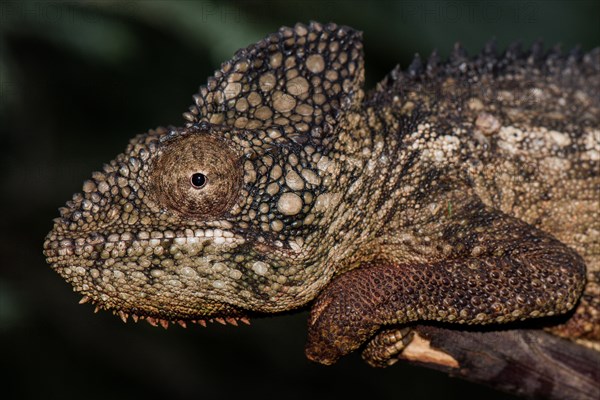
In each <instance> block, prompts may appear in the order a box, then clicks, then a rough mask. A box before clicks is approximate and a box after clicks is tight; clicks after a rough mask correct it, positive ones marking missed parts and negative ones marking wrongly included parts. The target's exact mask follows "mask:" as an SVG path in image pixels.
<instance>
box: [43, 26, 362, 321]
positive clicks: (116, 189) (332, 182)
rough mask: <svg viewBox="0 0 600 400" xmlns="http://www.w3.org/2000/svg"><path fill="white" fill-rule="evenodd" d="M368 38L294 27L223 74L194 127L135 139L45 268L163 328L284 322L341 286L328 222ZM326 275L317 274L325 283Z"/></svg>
mask: <svg viewBox="0 0 600 400" xmlns="http://www.w3.org/2000/svg"><path fill="white" fill-rule="evenodd" d="M363 80H364V74H363V62H362V44H361V34H360V32H356V31H353V30H351V29H350V28H346V27H338V26H336V25H334V24H330V25H321V24H318V23H311V24H310V25H309V26H305V25H297V26H296V27H294V28H282V29H281V30H280V31H279V32H277V33H276V34H273V35H270V36H269V37H267V38H266V39H264V40H262V41H260V42H258V43H257V44H255V45H252V46H250V47H248V48H247V49H244V50H240V51H238V52H237V53H236V55H235V56H234V57H233V59H231V60H230V61H228V62H226V63H224V64H223V65H222V66H221V69H220V70H219V71H217V72H216V73H215V75H214V76H213V77H211V78H209V80H208V83H207V85H206V86H202V87H201V88H200V91H199V93H198V94H197V95H196V96H194V99H195V104H194V105H193V106H192V107H191V108H190V112H188V113H185V114H184V117H185V118H186V119H187V120H188V123H187V125H186V126H185V127H184V128H172V129H170V130H165V129H158V130H155V131H150V132H148V133H147V134H143V135H139V136H137V137H136V138H134V139H133V140H132V141H131V142H130V144H129V146H128V148H127V149H126V151H125V152H124V153H123V154H121V155H119V156H118V157H117V158H116V159H115V160H113V161H112V162H110V164H107V165H105V166H104V170H103V171H102V172H97V173H95V174H93V176H92V179H90V180H88V181H86V182H85V183H84V186H83V193H81V194H76V195H75V196H74V197H73V200H72V201H70V202H68V203H67V205H66V207H64V208H62V209H61V217H60V218H58V219H57V220H56V221H55V226H54V229H53V230H52V231H51V232H50V233H49V234H48V236H47V240H46V242H45V245H44V249H45V255H46V257H47V260H48V262H49V263H50V264H52V265H53V267H54V268H55V269H56V270H57V271H58V272H59V273H60V274H61V275H62V276H63V277H65V278H66V279H67V280H68V281H69V282H70V283H71V284H72V285H73V286H74V288H75V290H76V291H79V292H81V293H83V294H84V295H85V296H86V299H87V298H90V299H92V300H93V301H95V302H97V303H99V304H100V305H101V306H102V307H104V308H111V309H116V310H120V311H121V312H123V313H125V314H128V313H132V314H135V315H145V316H149V317H151V318H160V319H162V320H196V319H204V318H209V319H210V318H217V317H227V316H232V317H235V316H240V315H245V314H247V313H248V312H252V311H260V312H277V311H282V310H289V309H292V308H294V307H299V306H301V305H303V304H306V303H307V302H308V301H310V300H312V298H313V297H314V296H315V295H316V294H317V292H318V289H319V288H321V287H322V286H324V285H325V284H326V283H327V282H328V280H329V279H330V278H331V276H332V275H333V267H331V263H330V262H328V260H327V257H329V255H328V252H327V251H318V249H319V248H323V249H325V248H328V247H332V246H333V244H332V243H330V242H328V240H331V239H328V237H329V235H327V234H326V230H327V229H328V222H327V219H328V218H331V214H332V213H333V212H334V210H335V205H336V201H337V202H339V196H337V197H336V185H338V179H337V178H338V177H339V174H340V170H339V168H337V167H336V165H337V164H336V161H339V160H335V159H334V157H333V155H332V154H333V152H334V151H335V145H334V143H335V139H336V136H335V135H336V132H338V131H339V130H340V124H341V122H342V120H344V121H346V120H349V118H348V113H346V111H350V110H352V109H353V107H357V105H358V104H359V103H360V102H361V100H362V97H363V92H362V89H361V86H362V82H363ZM317 268H318V270H316V269H317Z"/></svg>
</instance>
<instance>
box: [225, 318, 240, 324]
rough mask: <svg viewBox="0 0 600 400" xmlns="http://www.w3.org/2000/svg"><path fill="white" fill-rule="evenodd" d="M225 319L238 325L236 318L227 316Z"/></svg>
mask: <svg viewBox="0 0 600 400" xmlns="http://www.w3.org/2000/svg"><path fill="white" fill-rule="evenodd" d="M225 321H226V322H227V323H229V324H231V325H235V326H238V323H237V320H236V319H235V318H225Z"/></svg>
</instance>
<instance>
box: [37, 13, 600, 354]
mask: <svg viewBox="0 0 600 400" xmlns="http://www.w3.org/2000/svg"><path fill="white" fill-rule="evenodd" d="M362 84H363V56H362V44H361V34H360V33H359V32H356V31H354V30H352V29H350V28H347V27H337V26H335V25H333V24H330V25H326V26H323V25H320V24H317V23H311V24H310V25H309V26H304V25H297V26H296V27H294V28H282V29H281V30H280V31H279V32H277V33H274V34H272V35H270V36H268V37H267V38H266V39H264V40H263V41H261V42H259V43H257V44H255V45H253V46H250V47H249V48H247V49H244V50H240V51H238V52H237V53H236V55H235V56H234V58H233V59H232V60H230V61H228V62H227V63H225V64H223V65H222V67H221V69H220V70H219V71H217V72H216V73H215V75H214V77H212V78H210V79H209V81H208V84H207V85H206V86H203V87H201V88H200V91H199V93H198V94H197V95H196V96H195V104H194V105H193V106H192V107H191V108H190V111H189V112H187V113H185V114H184V116H185V118H186V120H187V121H188V122H187V123H186V125H185V126H184V127H182V128H169V129H164V128H159V129H157V130H151V131H149V132H148V133H146V134H143V135H138V136H137V137H135V138H134V139H133V140H132V141H131V142H130V144H129V146H128V147H127V149H126V150H125V152H124V153H123V154H120V155H119V156H117V158H116V159H115V160H113V161H111V162H110V163H109V164H107V165H105V166H104V168H103V171H101V172H96V173H94V174H93V175H92V179H90V180H88V181H86V182H85V183H84V186H83V193H81V194H76V195H75V196H74V197H73V200H72V201H70V202H68V203H67V205H66V207H64V208H62V209H61V216H60V218H58V219H56V220H55V225H54V228H53V230H52V231H51V232H50V233H49V234H48V236H47V240H46V242H45V244H44V253H45V255H46V257H47V260H48V262H49V263H50V264H52V266H53V268H54V269H55V270H56V271H57V272H58V273H60V274H61V275H62V276H63V277H64V278H65V279H66V280H67V281H69V282H70V283H71V284H72V285H73V287H74V289H75V290H76V291H78V292H81V293H82V294H83V295H84V296H85V297H84V300H85V301H87V300H92V301H93V302H95V303H97V304H98V306H99V307H101V308H105V309H112V310H117V311H118V312H119V314H120V315H121V317H122V318H124V319H126V318H127V317H128V316H129V315H133V316H134V317H135V318H138V317H144V318H147V319H148V320H149V321H150V322H151V323H153V324H156V323H159V322H160V323H161V324H163V325H168V323H169V321H178V322H180V323H181V324H185V322H186V321H200V322H201V323H204V321H205V320H207V319H209V320H211V319H216V320H219V321H224V320H227V321H230V322H235V321H236V320H237V319H239V318H242V319H243V320H244V321H245V320H246V317H248V316H250V315H253V314H265V313H277V312H281V311H287V310H292V309H296V308H299V307H303V306H306V305H307V304H309V303H310V302H311V301H313V300H315V299H316V300H315V301H314V304H313V306H312V313H311V317H310V321H309V340H308V344H307V348H306V352H307V355H308V357H309V358H311V359H312V360H315V361H319V362H322V363H325V364H330V363H333V362H335V360H337V359H338V358H339V357H340V356H342V355H344V354H346V353H348V352H350V351H352V350H354V349H356V348H358V347H359V346H361V345H362V344H363V343H365V342H367V341H370V343H369V345H368V346H367V347H366V351H365V353H364V356H365V358H366V360H367V361H368V362H370V363H371V364H373V365H386V364H387V363H389V361H390V359H392V358H393V356H394V355H395V354H396V353H397V352H399V351H400V350H401V349H402V347H403V346H404V345H405V344H406V343H407V342H408V341H409V340H410V335H408V334H407V331H406V327H407V326H410V323H411V322H414V321H423V320H429V321H431V320H435V321H441V322H448V323H459V324H489V323H509V322H511V321H517V320H524V319H528V318H534V317H544V316H551V315H557V314H564V313H568V312H570V313H569V314H567V315H566V316H565V317H564V318H563V319H562V321H561V324H560V325H558V326H553V327H549V329H550V330H551V331H552V332H553V333H556V334H558V335H562V336H565V337H569V338H572V339H577V340H582V341H585V343H586V344H589V345H591V346H593V345H594V341H598V340H599V339H600V316H599V314H600V311H599V308H600V307H599V301H600V300H599V299H600V289H599V285H598V282H599V281H600V279H599V277H600V261H599V260H600V257H599V254H600V250H599V246H598V243H599V235H600V225H599V222H598V220H599V218H598V209H599V204H598V198H600V193H599V187H600V185H599V184H600V174H599V172H598V171H599V162H600V131H599V130H598V126H599V124H598V122H599V115H600V99H599V97H598V93H599V92H600V52H599V51H598V50H595V51H593V52H591V53H588V54H586V55H580V54H577V53H573V54H570V55H566V56H563V55H560V54H559V53H558V52H556V51H550V52H548V53H547V54H546V53H544V52H543V50H542V49H541V47H540V46H537V45H535V46H534V47H533V48H532V49H531V50H530V51H527V52H521V51H520V50H519V49H518V48H510V49H509V50H507V52H505V53H504V54H503V55H501V56H498V55H496V54H495V51H494V49H493V48H492V46H491V45H490V46H487V47H486V49H484V51H483V52H482V53H481V54H480V55H479V56H478V57H476V58H475V59H473V60H471V59H468V58H466V56H465V55H464V51H463V50H462V49H461V48H460V47H457V48H456V49H455V51H454V52H453V54H452V56H451V58H450V60H449V61H448V62H446V63H439V62H438V60H437V57H436V56H435V54H434V55H432V56H431V57H430V59H429V60H428V61H427V63H426V64H423V63H421V61H420V59H418V58H416V59H415V61H414V62H413V64H412V65H411V66H410V67H409V69H408V70H407V71H406V72H402V71H400V70H399V69H396V70H394V71H392V72H391V73H390V75H389V76H388V77H387V78H386V79H385V80H384V81H382V82H381V83H380V84H379V85H378V86H377V88H376V89H375V90H374V91H372V92H371V93H370V94H369V95H367V96H365V95H364V93H363V90H362ZM586 266H587V272H586ZM586 273H587V281H586ZM586 282H587V283H586ZM582 293H583V295H582ZM571 310H574V311H571ZM554 323H556V321H554ZM407 324H408V325H407ZM382 327H385V328H384V329H383V330H381V329H382ZM378 331H379V332H380V333H379V334H378V333H377V332H378ZM582 343H583V342H582ZM390 348H393V349H394V351H389V349H390Z"/></svg>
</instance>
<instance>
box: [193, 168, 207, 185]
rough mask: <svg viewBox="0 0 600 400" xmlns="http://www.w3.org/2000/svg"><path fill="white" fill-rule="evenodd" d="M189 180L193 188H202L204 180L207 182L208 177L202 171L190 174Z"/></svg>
mask: <svg viewBox="0 0 600 400" xmlns="http://www.w3.org/2000/svg"><path fill="white" fill-rule="evenodd" d="M190 181H191V182H192V186H193V187H194V188H195V189H202V188H203V187H204V186H206V182H208V179H207V178H206V175H204V174H203V173H201V172H196V173H195V174H194V175H192V177H191V178H190Z"/></svg>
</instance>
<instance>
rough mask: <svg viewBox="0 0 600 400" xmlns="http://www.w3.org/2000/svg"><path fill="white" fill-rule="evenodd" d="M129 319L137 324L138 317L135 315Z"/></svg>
mask: <svg viewBox="0 0 600 400" xmlns="http://www.w3.org/2000/svg"><path fill="white" fill-rule="evenodd" d="M131 319H133V322H138V319H139V317H138V316H137V315H136V314H131Z"/></svg>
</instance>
